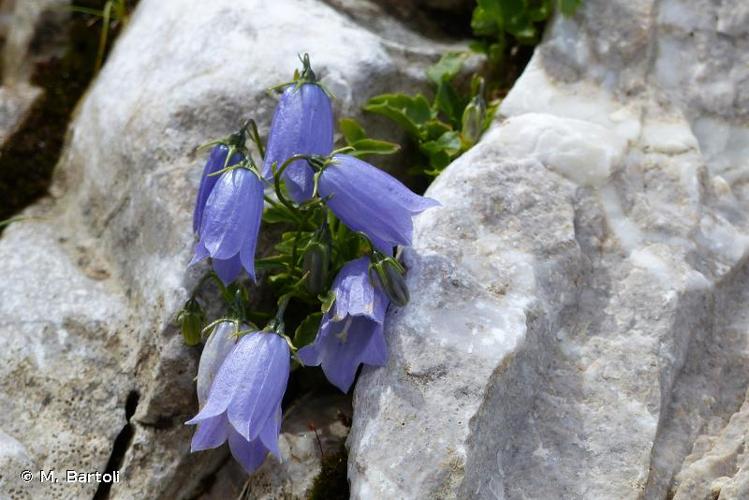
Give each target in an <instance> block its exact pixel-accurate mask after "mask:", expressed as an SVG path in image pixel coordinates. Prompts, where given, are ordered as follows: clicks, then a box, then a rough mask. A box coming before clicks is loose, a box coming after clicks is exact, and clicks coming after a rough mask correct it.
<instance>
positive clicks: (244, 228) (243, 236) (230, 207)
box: [190, 167, 264, 284]
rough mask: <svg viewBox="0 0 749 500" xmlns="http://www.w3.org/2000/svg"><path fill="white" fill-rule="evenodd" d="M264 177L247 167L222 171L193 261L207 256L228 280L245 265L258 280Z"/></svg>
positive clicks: (206, 208)
mask: <svg viewBox="0 0 749 500" xmlns="http://www.w3.org/2000/svg"><path fill="white" fill-rule="evenodd" d="M263 187H264V186H263V181H262V180H261V179H260V178H259V177H258V176H257V175H256V174H255V172H253V171H250V170H248V169H246V168H243V167H239V168H234V169H232V170H228V171H226V172H224V173H223V174H221V176H220V177H219V179H218V182H216V185H215V186H214V187H213V189H212V190H211V194H210V195H209V196H208V199H207V200H206V203H205V208H204V210H203V217H202V220H201V223H200V230H199V231H198V234H199V235H200V241H198V243H197V245H196V246H195V256H194V257H193V259H192V261H191V262H190V265H193V264H195V263H197V262H199V261H201V260H203V259H205V258H206V257H211V258H212V259H213V270H214V271H216V274H217V275H218V277H219V278H221V281H223V282H224V283H225V284H228V283H231V282H232V281H234V280H235V279H236V278H237V276H238V275H239V273H240V272H241V271H242V267H244V269H245V270H246V271H247V274H249V275H250V278H252V279H253V280H255V247H256V246H257V239H258V233H259V232H260V221H261V219H262V217H263Z"/></svg>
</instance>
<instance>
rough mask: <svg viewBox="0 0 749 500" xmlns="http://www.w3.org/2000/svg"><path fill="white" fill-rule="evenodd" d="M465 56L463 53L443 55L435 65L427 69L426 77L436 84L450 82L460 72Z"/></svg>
mask: <svg viewBox="0 0 749 500" xmlns="http://www.w3.org/2000/svg"><path fill="white" fill-rule="evenodd" d="M467 55H468V54H466V53H465V52H448V53H446V54H443V55H442V57H440V60H439V61H438V62H437V63H436V64H434V65H433V66H431V67H430V68H429V69H427V76H428V77H429V79H430V80H432V81H433V82H434V83H436V84H440V83H441V82H442V81H444V80H447V81H450V80H452V79H453V78H455V75H457V74H458V73H459V72H460V68H462V67H463V61H465V59H466V57H467Z"/></svg>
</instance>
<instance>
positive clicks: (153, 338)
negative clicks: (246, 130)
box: [0, 0, 445, 499]
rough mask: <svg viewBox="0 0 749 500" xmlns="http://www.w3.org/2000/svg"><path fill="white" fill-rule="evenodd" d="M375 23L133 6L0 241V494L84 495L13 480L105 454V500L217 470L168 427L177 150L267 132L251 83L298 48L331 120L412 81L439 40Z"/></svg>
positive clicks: (417, 81)
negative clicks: (46, 185) (31, 195)
mask: <svg viewBox="0 0 749 500" xmlns="http://www.w3.org/2000/svg"><path fill="white" fill-rule="evenodd" d="M359 3H362V4H363V3H364V2H359ZM379 22H380V23H381V24H383V23H384V24H387V23H386V19H385V18H383V19H380V20H379ZM390 27H391V29H389V30H382V31H370V30H368V29H366V27H363V26H362V25H360V24H358V23H357V22H355V21H354V20H352V18H351V17H350V16H349V15H348V13H347V12H346V11H338V10H336V9H333V8H332V7H330V6H328V5H327V4H326V3H324V2H322V1H317V0H283V1H276V2H264V1H260V0H253V1H246V2H236V1H229V0H220V1H212V2H203V1H196V0H174V1H169V2H163V1H159V0H141V2H140V3H139V5H138V7H137V9H136V10H135V12H134V14H133V16H132V20H131V23H130V24H129V25H128V27H127V29H125V30H124V32H123V33H122V35H121V36H120V39H119V40H118V41H117V43H116V45H115V47H114V49H113V51H112V53H111V54H110V56H109V58H108V61H107V63H106V65H105V66H104V68H103V69H102V71H101V72H100V73H99V75H98V76H97V78H96V80H95V82H94V84H93V86H92V88H91V89H90V90H89V92H88V93H87V95H86V96H85V97H84V99H83V101H82V102H81V103H80V105H79V108H78V112H77V116H76V117H75V119H74V121H73V123H72V124H71V126H70V130H69V132H70V134H69V141H68V144H67V146H66V149H65V153H64V155H63V158H62V160H61V162H60V164H59V165H58V166H57V168H56V171H55V179H54V182H53V186H52V188H51V195H50V197H49V198H47V199H45V200H43V201H41V202H39V203H38V204H36V205H35V206H33V207H31V208H29V209H28V210H27V212H26V214H27V215H33V216H34V217H36V218H35V219H32V220H27V221H25V222H20V223H15V224H12V225H11V226H9V227H8V228H7V229H6V230H5V232H4V233H3V235H2V238H1V239H0V275H2V276H4V281H3V286H2V287H0V317H1V318H2V320H0V337H1V338H2V339H3V349H2V350H0V406H1V407H2V409H3V411H2V414H0V430H1V431H2V432H0V497H2V498H34V499H36V498H53V497H55V498H90V497H91V496H93V494H94V493H95V492H96V491H97V487H99V485H97V484H95V483H89V484H66V483H62V482H61V483H58V484H50V483H44V484H41V483H39V482H38V481H32V482H30V483H25V482H24V481H22V480H21V478H20V477H19V475H20V472H21V471H22V470H23V469H29V470H34V471H38V470H40V469H44V470H49V469H55V470H56V471H57V473H58V475H59V474H63V473H64V471H65V470H66V469H71V470H77V471H84V472H93V471H97V470H98V471H104V469H105V467H106V465H107V463H108V461H110V457H111V462H110V464H111V465H112V466H113V467H115V468H117V469H119V470H120V471H121V481H120V482H119V483H117V484H113V485H112V486H111V491H110V495H109V496H110V498H153V499H157V498H168V499H174V498H182V497H186V496H190V495H192V494H193V493H194V492H196V491H199V490H201V489H202V488H203V486H202V485H201V484H200V483H201V481H202V480H203V479H205V478H206V477H207V476H209V475H211V474H212V473H214V472H215V471H216V470H217V469H218V468H219V467H221V465H222V464H223V463H225V461H226V450H223V449H221V450H217V451H213V452H204V453H199V454H195V455H190V454H189V453H188V451H189V443H190V435H191V429H190V428H189V427H186V426H184V425H182V423H183V422H184V421H185V420H186V419H187V418H189V416H190V415H191V414H194V412H195V411H196V408H197V403H196V399H195V389H194V382H193V378H194V377H195V374H196V372H197V369H196V363H197V358H198V354H199V352H198V350H197V349H195V348H188V347H185V346H184V345H183V343H182V340H181V338H180V336H179V334H178V332H177V329H176V327H175V326H174V323H173V322H174V319H175V315H176V313H177V311H178V309H179V308H180V307H181V305H182V303H183V302H184V301H185V299H186V298H187V296H188V293H189V292H190V291H191V290H192V288H193V287H194V286H195V285H196V282H197V279H198V277H199V275H200V274H201V273H202V270H193V271H191V272H188V271H186V269H185V266H186V264H187V262H188V261H189V259H190V254H191V248H192V243H193V236H192V234H191V224H190V218H191V212H192V208H191V205H192V203H193V199H194V196H195V191H196V188H197V183H198V180H199V176H200V172H201V169H202V165H201V162H202V160H201V159H198V158H195V157H193V156H191V155H190V152H191V150H192V149H193V148H194V147H195V146H197V145H198V144H201V143H202V142H204V141H206V140H207V139H211V138H215V137H220V136H223V135H226V134H227V133H230V132H231V131H232V130H233V129H234V128H235V127H236V126H237V125H238V124H239V123H241V121H242V120H243V119H244V118H246V117H247V116H248V115H250V116H254V117H255V119H256V120H257V121H258V123H259V124H260V125H261V128H262V129H263V130H267V127H268V125H269V121H270V116H271V112H272V110H273V106H274V105H275V101H274V98H273V97H271V96H270V95H269V94H268V93H267V92H266V89H267V88H268V87H270V86H272V85H275V84H277V83H279V82H283V81H286V80H288V79H289V78H290V75H291V74H292V72H293V69H294V68H295V67H296V66H297V65H298V61H297V54H298V53H300V52H304V51H308V52H309V53H310V54H311V56H312V61H313V64H314V66H315V69H316V70H317V72H318V74H320V75H324V82H325V83H326V84H327V85H328V86H329V88H330V89H331V90H332V91H333V92H334V93H335V94H336V96H337V97H338V102H337V105H336V112H337V113H339V114H340V115H341V116H346V115H351V114H355V113H358V112H359V109H360V105H361V103H362V102H363V101H364V100H366V99H367V98H369V97H370V96H371V95H374V94H376V93H381V92H384V91H386V90H389V89H394V88H398V89H407V90H408V89H410V90H417V89H422V88H424V87H426V85H427V84H426V82H425V76H424V69H425V67H426V65H427V64H430V63H431V62H433V61H434V60H436V58H437V57H438V54H439V53H440V52H441V51H442V50H443V49H444V48H445V47H444V46H443V45H440V43H435V42H432V41H430V40H428V39H426V38H424V37H422V36H420V35H419V34H418V33H412V32H409V31H407V30H405V28H402V27H401V26H400V25H398V24H397V23H396V22H395V21H391V22H390ZM398 33H408V34H409V35H408V37H407V38H399V37H398V36H396V37H395V38H389V36H390V35H392V34H398ZM393 36H395V35H393ZM365 125H368V126H369V125H371V123H369V122H365ZM118 437H119V438H118ZM219 495H220V494H219Z"/></svg>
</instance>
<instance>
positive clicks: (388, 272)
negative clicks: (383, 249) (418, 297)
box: [372, 257, 411, 306]
mask: <svg viewBox="0 0 749 500" xmlns="http://www.w3.org/2000/svg"><path fill="white" fill-rule="evenodd" d="M372 267H373V269H374V271H375V273H376V274H377V277H378V278H379V280H380V284H381V285H382V289H383V290H384V292H385V295H387V296H388V298H389V299H390V302H392V303H393V304H395V305H397V306H405V305H406V304H408V301H409V299H410V298H411V296H410V295H409V293H408V285H406V279H405V277H404V269H403V266H401V265H400V263H398V261H397V260H395V259H394V258H392V257H385V258H384V259H382V260H379V261H377V262H375V263H374V264H372Z"/></svg>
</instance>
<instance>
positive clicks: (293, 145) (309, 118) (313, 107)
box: [263, 54, 333, 203]
mask: <svg viewBox="0 0 749 500" xmlns="http://www.w3.org/2000/svg"><path fill="white" fill-rule="evenodd" d="M303 63H304V69H303V71H302V73H301V76H300V77H299V79H298V80H297V81H296V82H295V83H290V84H289V85H287V86H286V88H285V89H284V91H283V93H282V94H281V99H280V101H279V102H278V105H277V106H276V111H275V113H274V114H273V121H272V122H271V126H270V133H269V135H268V144H267V147H266V150H265V158H264V159H263V177H265V178H266V179H267V180H269V181H270V180H272V179H273V171H272V168H271V166H272V165H273V163H275V164H276V168H281V166H282V165H283V163H284V162H285V161H286V160H287V159H289V158H291V157H292V156H293V155H295V154H304V155H321V156H326V155H328V154H330V152H331V151H332V150H333V107H332V105H331V102H330V98H329V97H328V95H327V94H326V93H325V90H323V88H322V87H320V85H319V84H318V83H317V79H316V77H315V74H314V72H313V71H312V69H311V68H310V65H309V56H307V55H306V54H305V55H304V59H303ZM283 179H284V181H285V182H286V189H287V190H288V192H289V196H291V199H293V200H294V201H295V202H297V203H302V202H304V201H306V200H308V199H310V197H311V196H312V191H313V171H312V169H311V168H310V167H309V165H308V164H307V162H306V161H305V160H296V161H294V162H293V163H291V164H290V165H289V166H288V167H286V169H285V170H284V173H283Z"/></svg>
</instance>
